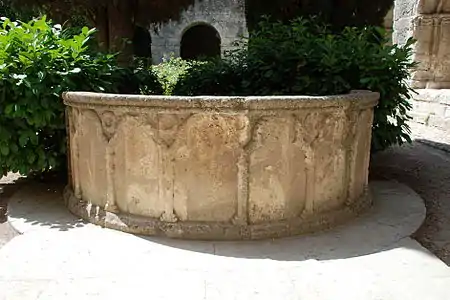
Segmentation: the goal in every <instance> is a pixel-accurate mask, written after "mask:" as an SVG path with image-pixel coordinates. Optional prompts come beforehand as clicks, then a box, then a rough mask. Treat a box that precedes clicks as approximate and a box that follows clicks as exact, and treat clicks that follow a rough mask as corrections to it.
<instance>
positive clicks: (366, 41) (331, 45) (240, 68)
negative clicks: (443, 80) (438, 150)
mask: <svg viewBox="0 0 450 300" xmlns="http://www.w3.org/2000/svg"><path fill="white" fill-rule="evenodd" d="M384 36H385V34H384V32H382V31H381V30H380V29H378V28H375V27H367V28H364V29H357V28H345V29H344V30H343V31H342V32H340V33H337V34H336V33H333V32H332V31H331V30H330V29H329V28H328V27H327V26H325V25H322V24H320V23H317V22H316V21H314V20H305V19H296V20H294V21H291V22H290V23H289V24H283V23H281V22H268V21H264V22H261V23H260V25H259V28H258V30H256V31H254V32H252V34H251V39H250V41H248V42H247V41H244V44H243V45H241V46H239V47H238V48H237V50H234V51H231V52H229V53H227V54H226V55H225V57H224V59H223V60H217V61H214V62H209V63H207V64H206V65H200V66H195V67H192V68H190V69H188V70H187V72H185V73H184V74H182V75H181V76H180V79H179V81H178V82H177V84H176V86H175V88H174V90H173V93H174V94H176V95H190V96H194V95H242V96H245V95H332V94H344V93H348V92H349V91H350V90H352V89H369V90H372V91H377V92H380V94H381V99H380V103H379V105H378V106H377V107H376V110H375V120H374V127H373V129H374V130H373V147H372V149H373V150H375V151H377V150H382V149H385V148H386V147H388V146H390V145H392V144H401V143H403V142H405V141H410V138H409V127H408V125H407V123H406V122H407V121H408V120H409V119H410V117H409V116H408V111H409V109H410V108H411V104H410V103H409V99H410V93H411V89H410V88H409V86H408V84H407V82H406V80H407V79H408V76H409V72H410V69H411V68H413V67H414V64H413V63H412V62H411V60H410V57H411V47H410V46H411V43H412V42H410V43H408V44H407V45H406V46H404V47H401V46H397V45H393V46H392V45H388V44H387V43H385V39H384Z"/></svg>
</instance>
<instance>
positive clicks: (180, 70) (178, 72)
mask: <svg viewBox="0 0 450 300" xmlns="http://www.w3.org/2000/svg"><path fill="white" fill-rule="evenodd" d="M202 64H203V63H202V62H196V61H186V60H183V59H181V58H179V57H177V58H175V57H173V56H171V57H168V58H167V57H165V58H164V59H163V62H162V63H160V64H158V65H154V66H152V70H153V71H154V72H155V74H156V76H157V77H158V80H159V82H160V84H161V85H162V88H163V93H164V94H165V95H171V94H172V92H173V89H174V87H175V85H176V84H177V82H178V78H179V77H180V76H182V75H183V74H185V73H186V72H187V71H188V69H189V68H190V67H191V66H200V65H202Z"/></svg>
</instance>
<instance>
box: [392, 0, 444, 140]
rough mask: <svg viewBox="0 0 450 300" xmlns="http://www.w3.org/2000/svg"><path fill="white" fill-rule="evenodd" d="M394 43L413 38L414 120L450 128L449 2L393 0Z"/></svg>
mask: <svg viewBox="0 0 450 300" xmlns="http://www.w3.org/2000/svg"><path fill="white" fill-rule="evenodd" d="M393 21H394V26H393V28H394V33H393V42H394V43H397V44H400V45H404V44H405V43H406V41H407V40H408V38H411V37H412V38H414V39H415V40H416V41H417V42H416V44H415V45H414V52H413V60H414V61H416V62H417V63H418V67H417V69H416V70H415V71H414V72H413V73H412V78H411V79H412V80H411V86H412V87H413V88H415V89H416V93H417V94H413V100H412V104H413V110H412V113H411V114H412V116H413V121H414V122H418V123H421V124H424V125H427V126H432V127H437V128H440V129H443V130H448V131H450V110H449V105H450V100H449V99H450V1H446V0H396V1H395V8H394V15H393Z"/></svg>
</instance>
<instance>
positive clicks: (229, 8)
mask: <svg viewBox="0 0 450 300" xmlns="http://www.w3.org/2000/svg"><path fill="white" fill-rule="evenodd" d="M198 24H208V25H210V26H212V27H214V29H216V30H217V32H218V33H219V36H220V40H221V49H222V51H226V50H230V49H232V48H233V42H235V41H236V40H238V39H239V38H240V37H242V36H247V35H248V32H247V23H246V19H245V4H244V1H243V0H202V1H198V0H197V1H195V3H194V4H193V5H191V6H190V7H189V8H188V9H187V10H185V11H183V12H182V13H181V17H180V19H179V20H173V21H169V22H167V23H165V24H161V25H158V26H157V28H151V29H150V33H151V36H152V57H153V61H154V62H155V63H159V62H161V61H162V59H163V58H164V57H165V56H169V55H171V54H173V55H174V56H176V57H178V56H179V55H180V44H181V39H182V37H183V34H184V33H185V32H186V31H187V30H188V29H189V28H191V27H193V26H195V25H198Z"/></svg>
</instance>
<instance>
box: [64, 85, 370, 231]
mask: <svg viewBox="0 0 450 300" xmlns="http://www.w3.org/2000/svg"><path fill="white" fill-rule="evenodd" d="M64 99H65V103H66V105H68V110H67V112H68V120H69V130H68V132H69V135H70V137H69V140H70V147H71V155H70V164H71V167H70V170H71V172H72V174H71V180H72V182H71V184H70V186H69V187H68V189H67V191H66V201H67V202H68V205H69V208H70V209H71V210H72V211H73V212H74V213H75V214H77V215H80V216H82V217H83V218H85V219H88V220H90V221H91V222H94V223H97V224H102V225H104V226H107V227H111V228H116V229H120V230H124V231H129V232H134V233H144V234H151V235H160V234H164V235H167V236H170V237H178V238H199V239H255V238H265V237H277V236H287V235H292V234H298V233H302V232H310V231H313V230H316V229H318V228H324V227H328V226H331V225H332V224H334V223H337V222H341V221H343V220H345V219H348V218H349V217H351V216H352V215H354V214H357V213H358V212H359V211H361V210H362V209H364V208H365V207H367V206H368V205H369V204H370V198H369V197H368V194H367V176H368V164H369V151H370V140H371V138H370V137H371V127H372V118H373V107H374V106H375V105H376V103H377V99H378V94H376V93H370V92H355V93H351V94H348V95H340V96H329V97H293V96H286V97H246V98H243V97H165V96H127V95H108V94H94V93H67V94H65V95H64Z"/></svg>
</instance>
